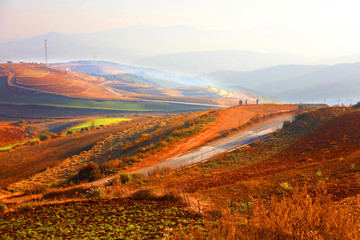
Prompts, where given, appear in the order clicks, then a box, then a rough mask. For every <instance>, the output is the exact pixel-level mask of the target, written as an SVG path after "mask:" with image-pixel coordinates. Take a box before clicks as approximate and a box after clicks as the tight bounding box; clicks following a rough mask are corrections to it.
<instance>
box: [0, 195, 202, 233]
mask: <svg viewBox="0 0 360 240" xmlns="http://www.w3.org/2000/svg"><path fill="white" fill-rule="evenodd" d="M199 225H202V219H201V217H199V216H198V215H197V214H194V213H192V212H190V211H189V210H185V209H183V208H182V207H179V206H174V205H173V204H171V203H169V202H164V201H161V202H156V201H135V200H126V199H124V200H120V199H119V200H103V201H86V202H69V203H64V204H53V205H46V206H40V207H37V208H32V207H31V208H29V209H24V210H20V211H15V212H9V213H6V214H4V215H0V236H1V237H2V239H29V238H31V239H65V238H66V239H100V238H101V239H162V238H163V237H164V236H165V235H167V234H169V233H171V231H176V230H179V229H183V230H186V229H187V228H188V227H189V226H192V227H193V226H199Z"/></svg>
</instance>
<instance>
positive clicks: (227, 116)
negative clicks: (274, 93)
mask: <svg viewBox="0 0 360 240" xmlns="http://www.w3.org/2000/svg"><path fill="white" fill-rule="evenodd" d="M295 109H297V105H290V104H285V105H278V104H266V105H247V106H238V107H233V108H227V109H223V110H221V111H219V112H218V113H217V116H216V121H215V122H214V123H211V124H209V125H208V126H207V127H206V128H205V129H204V130H203V131H202V132H201V133H199V134H197V135H195V136H193V137H190V139H187V140H186V141H185V142H180V143H177V144H175V145H173V146H172V147H171V148H170V149H168V150H166V151H163V152H161V153H159V154H156V155H154V156H152V157H150V158H148V159H147V160H145V161H142V162H141V163H139V164H137V165H136V166H135V167H133V168H131V169H129V171H133V170H136V169H140V168H144V167H148V166H152V165H154V164H157V163H159V162H161V161H165V160H166V159H169V158H171V157H174V156H177V155H180V154H183V153H184V152H187V151H189V150H191V149H194V148H196V147H199V146H201V145H203V144H206V143H208V142H210V141H211V140H214V139H216V138H218V137H220V136H221V135H222V134H224V133H226V132H228V131H230V130H231V129H234V128H237V127H240V126H242V125H243V124H245V123H247V122H248V121H249V120H250V119H251V118H253V117H255V116H263V115H268V114H270V113H280V112H288V111H292V110H295Z"/></svg>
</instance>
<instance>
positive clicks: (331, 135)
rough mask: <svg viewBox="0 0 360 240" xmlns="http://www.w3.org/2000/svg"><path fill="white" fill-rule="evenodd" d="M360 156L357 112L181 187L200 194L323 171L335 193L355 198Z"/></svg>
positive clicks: (359, 180)
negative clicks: (261, 157)
mask: <svg viewBox="0 0 360 240" xmlns="http://www.w3.org/2000/svg"><path fill="white" fill-rule="evenodd" d="M359 157H360V111H356V112H351V113H347V114H344V115H342V116H339V117H337V118H335V119H333V120H331V121H329V122H328V123H327V124H325V125H324V126H323V127H320V128H319V129H317V130H315V131H314V132H313V133H311V134H309V135H308V136H305V137H304V138H302V139H300V140H299V141H297V142H296V143H294V144H292V145H291V146H290V147H289V148H287V149H286V150H284V151H282V152H280V153H279V154H277V155H275V156H274V157H271V158H269V159H267V160H264V161H262V162H259V163H256V164H253V165H250V166H246V167H243V168H240V169H236V170H233V171H227V172H223V173H217V174H211V175H208V176H201V177H197V178H195V179H192V180H190V181H186V182H182V183H180V185H181V187H183V188H185V189H186V191H188V192H197V191H203V190H207V189H212V188H215V189H216V188H220V187H222V186H224V187H225V186H228V185H232V184H235V183H236V182H238V181H250V180H253V179H256V178H268V179H271V178H276V177H274V176H275V175H277V176H280V178H281V177H284V178H287V177H289V176H293V177H294V176H298V175H299V174H303V173H306V172H308V173H309V172H312V173H314V171H315V173H316V171H317V170H318V169H321V170H322V174H324V175H325V174H326V176H329V179H330V180H328V181H329V183H328V184H330V185H331V186H330V187H329V188H330V189H331V190H332V191H333V192H338V193H339V192H340V193H341V194H340V195H341V196H352V195H356V194H358V193H359V192H360V174H358V173H356V172H357V170H356V169H357V168H358V167H359V166H360V158H359ZM351 163H352V164H353V165H352V164H351ZM353 168H354V169H353ZM315 173H314V175H315ZM315 177H316V176H315ZM338 196H339V195H338Z"/></svg>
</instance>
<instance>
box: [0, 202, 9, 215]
mask: <svg viewBox="0 0 360 240" xmlns="http://www.w3.org/2000/svg"><path fill="white" fill-rule="evenodd" d="M6 209H7V207H6V205H5V204H2V203H0V213H3V212H5V211H6Z"/></svg>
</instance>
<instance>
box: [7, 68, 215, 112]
mask: <svg viewBox="0 0 360 240" xmlns="http://www.w3.org/2000/svg"><path fill="white" fill-rule="evenodd" d="M0 76H1V77H0V93H1V96H2V98H1V101H0V103H1V104H2V107H5V108H6V107H9V108H12V107H11V105H9V104H16V105H18V106H22V107H23V106H24V105H27V106H28V107H29V108H32V107H34V106H43V107H56V108H57V109H58V110H59V114H60V115H62V114H61V110H63V109H62V108H68V109H70V110H71V109H87V110H91V109H95V110H104V111H119V112H121V111H135V112H138V111H145V112H146V111H157V112H159V111H160V112H161V111H191V110H200V109H207V108H208V107H209V106H206V105H203V103H202V104H200V103H196V102H195V103H187V104H183V103H181V102H182V101H180V102H178V103H174V102H169V101H167V102H166V101H156V102H155V101H149V100H146V99H144V97H143V96H142V95H141V94H137V93H132V92H128V91H124V90H117V89H115V88H112V87H111V86H105V83H107V81H106V80H105V79H104V78H99V77H94V76H88V75H85V74H81V73H77V72H72V71H66V70H62V69H59V68H55V67H49V66H46V65H42V64H30V63H20V64H1V65H0ZM149 96H150V95H149ZM181 98H182V97H181ZM206 101H207V103H212V106H215V105H217V103H215V102H212V100H211V99H210V100H206ZM37 109H38V108H37ZM38 110H39V109H38ZM43 111H47V110H46V109H43ZM6 112H12V110H10V111H5V112H4V113H3V114H5V115H6ZM53 113H54V114H55V115H56V113H55V112H53ZM23 117H26V116H23Z"/></svg>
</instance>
